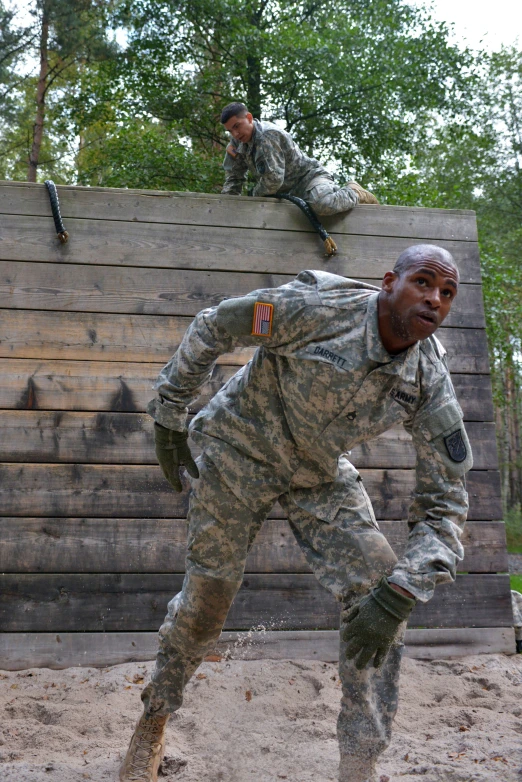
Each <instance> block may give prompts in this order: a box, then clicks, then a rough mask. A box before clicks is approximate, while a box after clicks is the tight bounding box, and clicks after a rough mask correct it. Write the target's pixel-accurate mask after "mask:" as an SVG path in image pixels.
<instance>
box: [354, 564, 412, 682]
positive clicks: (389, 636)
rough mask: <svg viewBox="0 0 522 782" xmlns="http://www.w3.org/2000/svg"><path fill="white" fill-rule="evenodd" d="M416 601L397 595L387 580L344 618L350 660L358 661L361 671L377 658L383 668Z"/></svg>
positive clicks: (377, 665) (376, 662) (376, 661)
mask: <svg viewBox="0 0 522 782" xmlns="http://www.w3.org/2000/svg"><path fill="white" fill-rule="evenodd" d="M415 602H416V601H415V599H414V598H410V597H406V596H405V595H401V594H400V593H399V592H396V591H395V589H393V587H391V586H390V585H389V583H388V580H387V579H386V578H385V577H383V578H381V580H380V581H379V584H378V586H377V587H376V588H375V589H372V590H371V592H370V593H369V594H368V595H365V597H363V598H362V599H361V600H360V601H359V603H358V604H357V605H356V606H355V607H354V608H352V610H351V611H350V612H349V613H348V614H347V615H346V616H343V620H344V621H345V622H347V627H346V629H345V630H344V632H343V640H344V641H346V643H347V644H348V646H347V648H346V657H347V659H348V660H351V659H353V658H355V667H356V668H358V669H359V670H361V669H362V668H364V667H365V666H366V665H367V664H368V663H369V662H370V660H371V659H372V658H373V665H374V667H375V668H379V667H380V666H381V665H382V663H383V662H384V659H385V658H386V655H387V654H388V652H389V651H390V648H391V646H392V644H393V642H394V640H395V638H396V636H397V633H398V630H399V627H400V625H401V624H402V622H404V621H406V620H407V619H408V617H409V615H410V613H411V612H412V610H413V608H414V606H415Z"/></svg>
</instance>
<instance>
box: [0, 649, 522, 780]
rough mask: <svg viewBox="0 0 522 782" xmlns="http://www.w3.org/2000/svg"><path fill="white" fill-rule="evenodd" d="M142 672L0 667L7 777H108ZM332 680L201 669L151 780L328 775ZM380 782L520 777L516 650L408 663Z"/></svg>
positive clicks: (281, 665)
mask: <svg viewBox="0 0 522 782" xmlns="http://www.w3.org/2000/svg"><path fill="white" fill-rule="evenodd" d="M151 667H152V666H151V664H150V663H147V664H143V663H141V664H140V663H133V664H126V665H117V666H114V667H111V668H107V669H102V670H97V669H93V668H69V669H67V670H64V671H51V670H48V669H34V670H30V671H21V672H0V714H1V719H0V779H1V780H2V782H29V780H30V782H51V781H52V782H84V780H99V782H105V781H106V780H115V779H116V778H117V769H118V766H119V764H120V762H121V759H122V757H123V754H124V752H125V750H126V747H127V744H128V741H129V738H130V734H131V731H132V727H133V725H134V722H135V720H136V718H137V716H138V714H139V713H140V699H139V693H140V690H141V688H142V686H143V680H147V677H148V675H149V672H150V670H151ZM339 698H340V684H339V679H338V676H337V671H336V668H335V666H334V665H331V664H326V663H320V662H317V661H312V662H310V661H298V660H292V661H277V662H276V661H242V660H230V661H221V662H206V663H204V664H203V666H202V667H201V668H200V671H199V673H198V675H197V676H196V678H194V679H193V680H192V682H191V683H190V684H189V687H188V689H187V694H186V697H185V703H184V706H183V708H182V709H181V710H180V711H179V712H178V715H177V716H176V717H175V718H174V719H173V720H171V723H170V726H169V729H168V738H167V753H166V758H165V761H164V764H163V776H162V777H160V779H165V780H166V781H167V780H171V781H173V782H196V781H197V782H207V781H208V782H218V781H219V780H222V781H223V782H225V781H226V782H269V781H270V782H277V780H282V779H287V780H291V781H292V782H311V781H312V780H313V781H314V782H326V780H335V779H336V770H337V762H338V757H337V742H336V736H335V720H336V715H337V711H338V704H339ZM379 775H380V777H381V782H388V780H389V781H390V782H393V781H394V780H400V781H401V782H421V780H422V782H472V781H474V780H477V781H478V780H488V781H491V782H522V655H518V656H513V657H507V656H504V655H481V656H474V657H465V658H460V659H458V660H454V661H447V660H443V661H437V662H421V661H418V660H410V659H406V660H405V661H404V665H403V669H402V681H401V704H400V708H399V712H398V715H397V719H396V722H395V732H394V737H393V741H392V744H391V746H390V747H389V749H388V750H387V752H386V753H385V754H384V755H383V756H382V760H381V763H380V767H379Z"/></svg>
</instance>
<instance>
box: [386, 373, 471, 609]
mask: <svg viewBox="0 0 522 782" xmlns="http://www.w3.org/2000/svg"><path fill="white" fill-rule="evenodd" d="M406 428H407V429H408V430H409V431H411V434H412V438H413V443H414V446H415V450H416V454H417V463H416V486H415V492H414V495H413V502H412V505H411V507H410V511H409V518H408V523H409V527H410V534H409V537H408V544H407V547H406V551H405V552H404V555H403V556H402V557H401V558H400V560H399V561H398V563H397V565H396V566H395V568H394V570H393V573H392V575H391V576H390V577H389V581H390V583H394V584H397V585H398V586H401V587H402V588H403V589H406V590H407V591H408V592H409V593H411V594H413V595H414V596H415V597H416V598H417V599H418V600H421V601H422V602H426V601H427V600H429V599H430V598H431V597H432V596H433V591H434V589H435V586H436V585H437V584H443V583H446V582H449V581H454V580H455V577H456V571H457V565H458V563H459V562H460V561H461V560H462V558H463V556H464V549H463V547H462V544H461V542H460V537H461V534H462V530H463V527H464V523H465V521H466V517H467V513H468V495H467V492H466V485H465V474H466V472H467V471H468V470H469V469H471V467H472V464H473V458H472V454H471V448H470V445H469V440H468V437H467V434H466V430H465V428H464V424H463V422H462V411H461V409H460V406H459V404H458V402H457V399H456V397H455V392H454V390H453V386H452V384H451V381H450V379H449V375H447V376H446V377H445V378H444V380H443V382H442V383H440V384H439V387H438V388H437V390H436V392H435V394H434V395H433V396H431V398H430V399H428V400H427V403H426V404H424V405H422V407H421V408H420V410H419V411H418V413H417V414H416V415H415V417H414V418H413V420H412V421H411V422H410V424H409V425H408V426H406Z"/></svg>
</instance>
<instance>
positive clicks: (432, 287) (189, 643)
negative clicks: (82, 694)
mask: <svg viewBox="0 0 522 782" xmlns="http://www.w3.org/2000/svg"><path fill="white" fill-rule="evenodd" d="M457 289H458V271H457V269H456V267H455V265H454V263H453V260H452V258H451V256H450V255H449V253H447V252H446V251H445V250H442V249H441V248H439V247H435V246H431V245H418V246H416V247H412V248H409V249H408V250H407V251H405V253H403V254H402V255H401V257H400V258H399V260H398V261H397V264H396V266H395V270H394V271H393V272H387V273H386V275H385V276H384V280H383V287H382V289H381V290H380V289H379V288H375V287H373V286H371V285H366V284H364V283H362V282H357V281H355V280H350V279H346V278H344V277H339V276H337V275H333V274H329V273H327V272H324V271H305V272H301V273H300V274H299V275H298V276H297V278H296V279H295V280H294V281H293V282H290V283H288V284H286V285H282V286H281V287H279V288H270V289H266V290H257V291H254V292H253V293H250V294H249V295H247V296H243V297H240V298H235V299H228V300H225V301H223V302H221V304H219V306H217V307H212V308H209V309H206V310H203V311H202V312H200V313H199V315H197V316H196V318H195V319H194V321H193V323H192V325H191V326H190V327H189V329H188V331H187V332H186V334H185V336H184V338H183V340H182V342H181V344H180V346H179V348H178V350H177V352H176V354H175V355H174V357H173V358H172V359H171V361H170V362H169V363H168V364H167V365H166V367H165V368H164V369H163V370H162V372H161V374H160V376H159V379H158V382H157V384H156V388H157V390H158V397H157V398H156V399H155V400H154V401H153V402H152V403H151V405H150V406H149V412H150V413H151V415H152V416H153V417H154V419H155V425H154V428H155V438H156V453H157V455H158V460H159V461H160V464H161V466H162V469H163V472H164V474H165V476H166V478H167V480H169V482H170V483H171V485H172V486H173V487H174V488H175V489H176V490H178V491H181V488H182V487H181V481H180V476H179V468H180V466H181V465H184V466H185V467H186V468H187V470H188V472H189V473H190V475H191V476H192V496H191V500H190V510H189V519H188V520H189V534H188V554H187V560H186V576H185V580H184V584H183V590H182V593H181V595H180V596H179V598H177V599H175V600H174V601H171V604H170V605H169V612H168V614H167V616H166V617H165V622H164V624H163V625H162V627H161V628H160V640H159V652H158V656H157V661H156V669H155V671H154V674H153V676H152V681H151V683H150V684H148V685H147V687H146V688H145V689H144V691H143V694H142V699H143V703H144V713H143V715H142V717H141V718H140V720H139V722H138V725H137V727H136V731H135V733H134V736H133V738H132V741H131V745H130V747H129V751H128V753H127V757H126V759H125V761H124V764H123V766H122V769H121V772H120V779H121V780H122V782H130V781H131V780H144V781H145V782H154V781H155V780H156V779H157V769H158V766H159V763H160V759H161V755H162V752H163V741H164V729H165V724H166V721H167V719H168V716H169V714H171V713H172V712H174V711H176V709H178V708H179V707H180V706H181V704H182V698H183V688H184V686H185V684H186V682H187V681H188V679H189V678H190V677H191V676H192V674H193V673H194V671H195V670H196V668H197V667H198V665H199V664H200V662H201V661H202V660H203V659H204V657H205V656H206V654H207V653H208V652H209V650H211V649H212V647H213V646H214V645H215V643H216V641H217V639H218V637H219V635H220V632H221V628H222V626H223V623H224V621H225V619H226V616H227V613H228V610H229V607H230V605H231V603H232V600H233V599H234V596H235V595H236V592H237V590H238V589H239V586H240V584H241V580H242V576H243V569H244V565H245V559H246V556H247V553H248V551H249V549H250V547H251V546H252V543H253V541H254V538H255V536H256V533H257V532H258V530H259V528H260V527H261V524H262V523H263V520H264V518H265V517H266V515H267V513H268V512H269V511H270V509H271V507H272V506H273V504H274V502H275V501H276V500H279V502H280V504H281V506H282V507H283V509H284V510H285V511H286V513H287V515H288V520H289V523H290V526H291V528H292V531H293V533H294V535H295V537H296V539H297V541H298V543H299V546H300V547H301V549H302V551H303V552H304V555H305V557H306V559H307V561H308V563H309V565H310V567H311V568H312V569H313V571H314V573H315V575H316V576H317V578H318V579H319V581H320V583H321V584H322V585H323V586H325V587H326V588H327V589H328V590H330V592H331V593H332V594H333V595H335V597H336V598H337V599H338V600H339V601H340V602H341V603H342V606H343V611H342V618H341V647H340V657H339V670H340V676H341V680H342V685H343V697H342V703H341V712H340V715H339V720H338V737H339V745H340V752H341V762H340V769H339V779H340V780H341V781H342V782H348V781H349V782H368V781H369V780H374V773H375V763H376V759H377V757H378V755H379V754H380V753H381V752H382V751H383V750H384V749H385V747H386V746H387V745H388V743H389V740H390V732H391V724H392V721H393V718H394V715H395V711H396V708H397V694H398V689H397V687H398V677H399V664H400V658H401V652H402V646H403V644H402V639H403V634H404V629H405V626H406V620H407V618H408V616H409V613H410V611H411V610H412V608H413V606H414V605H415V602H416V600H420V601H426V600H429V599H430V597H431V596H432V594H433V591H434V588H435V585H436V584H439V583H446V582H448V581H452V580H454V578H455V572H456V568H457V564H458V562H459V561H460V560H461V559H462V556H463V549H462V545H461V543H460V535H461V531H462V527H463V524H464V521H465V519H466V514H467V509H468V500H467V494H466V490H465V484H464V475H465V473H466V471H467V470H468V469H469V468H470V467H471V464H472V458H471V451H470V447H469V442H468V439H467V436H466V432H465V430H464V426H463V423H462V412H461V409H460V407H459V405H458V402H457V400H456V398H455V392H454V390H453V387H452V384H451V380H450V377H449V373H448V368H447V364H446V359H445V356H444V354H445V350H444V348H443V347H442V345H441V344H440V342H438V340H437V339H436V337H434V336H432V334H433V332H434V331H435V330H436V328H437V327H438V326H439V325H440V324H441V322H442V321H443V319H444V317H445V316H446V315H447V313H448V312H449V309H450V307H451V303H452V301H453V299H454V297H455V295H456V293H457ZM245 346H249V347H257V350H256V352H255V354H254V357H253V358H252V360H251V361H249V363H248V364H247V365H246V366H245V367H243V368H242V369H240V370H239V372H237V373H236V374H235V375H234V377H232V378H231V379H230V380H229V381H228V382H227V383H226V384H225V385H224V386H223V388H222V389H221V390H220V391H219V392H218V393H217V394H216V395H215V397H214V398H213V399H212V400H211V402H210V403H209V404H208V405H207V406H206V407H205V408H204V409H203V410H202V411H201V412H200V413H199V414H198V415H197V416H196V417H195V418H194V420H193V421H192V423H191V425H190V431H191V434H192V437H193V439H194V440H195V441H196V442H197V443H198V444H199V445H200V446H201V449H202V455H201V456H200V457H199V459H198V463H197V465H196V463H195V462H194V461H193V460H192V457H191V454H190V450H189V447H188V444H187V437H188V434H187V429H186V421H187V407H188V405H190V404H191V403H193V402H194V400H195V399H196V398H197V396H198V394H199V392H200V390H201V389H202V387H203V386H204V385H205V383H206V382H207V381H208V379H209V377H210V375H211V372H212V369H213V367H214V365H215V363H216V361H217V359H218V358H219V356H220V355H222V354H224V353H228V352H229V351H231V350H233V349H234V348H236V347H245ZM400 423H403V424H404V426H405V427H406V429H407V430H408V431H409V432H411V435H412V439H413V443H414V446H415V449H416V453H417V468H416V488H415V493H414V495H413V502H412V505H411V508H410V512H409V524H410V530H411V531H410V536H409V540H408V545H407V548H406V551H405V553H404V555H403V556H402V557H401V558H400V559H399V560H397V558H396V556H395V554H394V553H393V551H392V549H391V548H390V546H389V544H388V542H387V541H386V538H385V537H384V536H383V535H382V533H381V532H380V531H379V527H378V525H377V522H376V520H375V516H374V513H373V510H372V506H371V503H370V501H369V498H368V496H367V494H366V491H365V489H364V487H363V484H362V481H361V478H360V476H359V473H358V472H357V470H356V469H355V468H354V467H353V465H352V464H351V463H350V461H349V460H348V458H347V456H346V453H347V452H349V450H350V449H351V448H353V447H354V446H356V445H357V444H359V443H362V442H364V441H366V440H369V439H371V438H373V437H376V436H377V435H378V434H380V433H381V432H384V431H386V430H387V429H389V428H390V427H393V426H396V425H397V424H400ZM296 782H297V781H296Z"/></svg>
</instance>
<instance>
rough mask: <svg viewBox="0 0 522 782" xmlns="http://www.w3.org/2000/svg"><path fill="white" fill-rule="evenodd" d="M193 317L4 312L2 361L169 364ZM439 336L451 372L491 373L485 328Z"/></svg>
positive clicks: (0, 318)
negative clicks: (446, 354) (4, 359)
mask: <svg viewBox="0 0 522 782" xmlns="http://www.w3.org/2000/svg"><path fill="white" fill-rule="evenodd" d="M191 321H192V318H188V317H187V318H181V317H167V316H157V315H156V316H155V315H117V314H116V315H106V314H103V313H81V312H78V313H74V312H39V311H34V312H33V311H31V310H21V311H17V310H1V309H0V334H2V339H0V357H4V358H10V359H16V358H20V359H21V358H27V359H29V358H30V359H34V360H36V361H37V362H38V363H37V364H36V369H38V367H41V366H42V364H41V361H42V360H52V359H61V360H75V359H77V360H80V361H89V360H101V361H111V362H112V361H124V362H125V363H128V362H136V363H141V362H144V363H148V362H150V361H158V362H160V363H161V365H163V364H165V363H166V362H167V361H168V360H169V359H170V357H171V356H172V355H173V353H174V352H175V350H176V349H177V346H178V344H179V342H180V341H181V339H182V337H183V334H184V333H185V331H186V329H187V328H188V326H189V325H190V323H191ZM437 336H438V337H439V339H440V340H441V341H442V342H443V344H444V346H445V348H446V350H447V352H448V364H449V367H450V369H451V370H452V371H456V372H460V373H466V374H469V373H471V374H488V373H489V357H488V346H487V339H486V332H485V330H484V329H452V328H441V329H439V330H438V331H437ZM252 354H253V351H252V350H251V349H250V348H243V349H240V350H235V351H234V352H233V353H229V354H225V355H223V356H221V358H220V359H219V360H218V363H221V364H230V365H236V366H242V365H243V364H245V363H246V362H247V361H248V360H249V358H250V357H251V356H252Z"/></svg>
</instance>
